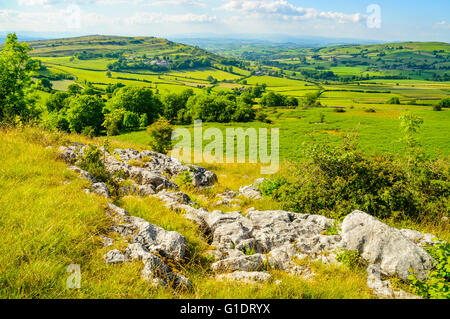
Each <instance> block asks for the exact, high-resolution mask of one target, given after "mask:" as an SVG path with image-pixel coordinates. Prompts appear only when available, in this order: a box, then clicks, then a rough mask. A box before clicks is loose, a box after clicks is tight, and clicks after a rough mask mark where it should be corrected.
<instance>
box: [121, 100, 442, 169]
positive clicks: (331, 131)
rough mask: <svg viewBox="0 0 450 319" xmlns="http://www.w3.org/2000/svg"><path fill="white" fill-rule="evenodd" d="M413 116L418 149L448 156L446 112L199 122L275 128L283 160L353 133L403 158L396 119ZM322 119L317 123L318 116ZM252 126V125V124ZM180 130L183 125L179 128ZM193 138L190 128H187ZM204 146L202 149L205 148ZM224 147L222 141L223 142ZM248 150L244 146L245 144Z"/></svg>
mask: <svg viewBox="0 0 450 319" xmlns="http://www.w3.org/2000/svg"><path fill="white" fill-rule="evenodd" d="M408 112H410V113H413V114H416V115H418V116H421V117H423V118H424V126H423V129H422V130H421V132H420V140H421V142H422V146H423V148H424V149H426V151H427V153H428V154H429V155H430V156H433V157H434V156H437V155H445V156H448V155H450V139H449V138H448V136H449V135H450V127H449V125H448V123H450V111H445V112H431V111H429V110H423V109H422V110H421V109H415V108H404V109H396V108H392V107H389V106H385V107H383V108H377V109H376V113H367V112H365V111H364V110H363V109H362V108H360V109H358V108H355V109H348V110H347V111H346V112H345V113H336V112H334V110H333V109H332V108H308V109H298V110H286V109H275V110H272V111H271V112H269V118H270V119H271V120H272V121H273V122H274V123H273V124H270V125H268V124H262V123H259V124H258V123H229V124H220V123H203V129H208V128H209V127H215V128H220V129H221V130H222V131H223V132H225V131H226V129H227V128H236V127H242V128H245V129H247V128H257V129H258V128H269V129H270V128H279V129H280V157H281V158H282V159H284V160H291V161H292V160H299V159H301V158H302V157H303V156H304V154H303V151H304V148H305V146H306V145H310V144H312V143H323V142H329V143H331V144H338V143H340V142H341V141H342V138H344V137H345V136H347V135H352V134H357V136H358V137H359V145H360V147H361V149H362V150H363V151H364V152H368V153H370V154H383V153H391V154H397V155H404V152H405V150H404V149H403V146H402V143H401V141H400V140H401V131H400V120H399V117H400V116H401V115H403V114H405V113H408ZM321 114H323V115H324V116H325V120H324V123H320V116H321ZM255 124H256V125H255ZM183 127H184V126H183ZM189 128H190V130H191V134H192V136H193V126H189ZM113 140H116V141H120V142H129V143H134V144H139V145H140V146H146V145H147V143H148V134H147V133H146V132H145V131H140V132H132V133H126V134H123V135H120V136H116V137H113ZM206 145H207V143H205V144H204V145H203V146H204V147H205V146H206ZM224 145H225V141H224ZM247 150H248V144H247Z"/></svg>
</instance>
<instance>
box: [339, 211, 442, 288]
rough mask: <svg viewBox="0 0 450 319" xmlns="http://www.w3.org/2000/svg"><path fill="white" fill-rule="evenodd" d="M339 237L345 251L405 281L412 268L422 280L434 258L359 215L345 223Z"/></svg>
mask: <svg viewBox="0 0 450 319" xmlns="http://www.w3.org/2000/svg"><path fill="white" fill-rule="evenodd" d="M342 237H343V244H344V247H345V248H346V249H348V250H355V251H358V252H359V253H360V255H361V257H362V258H363V259H364V260H365V261H367V262H368V263H370V264H375V265H377V266H379V267H380V269H381V271H382V272H383V273H384V274H386V275H390V276H398V277H400V278H401V279H403V280H407V278H408V276H409V275H410V272H409V269H411V268H412V269H413V270H414V272H415V274H416V275H417V277H418V278H419V279H424V278H425V277H426V276H427V272H428V271H429V270H430V269H431V268H432V267H433V263H434V260H433V258H432V257H431V256H430V255H429V254H428V253H427V252H426V251H425V250H423V249H422V248H421V247H419V246H417V245H416V244H415V243H413V242H412V241H411V240H409V239H408V238H406V237H405V236H404V235H403V234H402V232H401V231H399V230H398V229H394V228H391V227H389V226H387V225H386V224H383V223H382V222H380V221H379V220H377V219H376V218H374V217H372V216H370V215H368V214H366V213H363V212H361V211H355V212H353V213H351V214H350V215H348V216H347V217H346V218H345V219H344V222H343V224H342Z"/></svg>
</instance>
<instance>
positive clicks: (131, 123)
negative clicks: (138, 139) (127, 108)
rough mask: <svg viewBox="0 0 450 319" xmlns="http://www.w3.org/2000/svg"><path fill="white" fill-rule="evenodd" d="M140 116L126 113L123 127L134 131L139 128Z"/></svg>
mask: <svg viewBox="0 0 450 319" xmlns="http://www.w3.org/2000/svg"><path fill="white" fill-rule="evenodd" d="M139 126H140V123H139V115H138V114H136V113H133V112H126V113H125V116H124V117H123V127H125V128H126V129H129V130H134V129H137V128H139Z"/></svg>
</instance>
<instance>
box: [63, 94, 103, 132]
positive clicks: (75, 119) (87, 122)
mask: <svg viewBox="0 0 450 319" xmlns="http://www.w3.org/2000/svg"><path fill="white" fill-rule="evenodd" d="M103 107H104V103H103V100H102V99H101V98H99V97H97V96H91V95H82V96H79V97H78V98H76V99H71V101H70V104H69V110H68V111H67V120H68V121H69V126H70V130H71V131H72V132H76V133H81V132H83V130H84V128H86V127H88V126H90V127H91V128H92V129H93V130H94V132H95V134H98V133H99V132H100V128H101V125H102V123H103V121H104V117H103V113H102V110H103Z"/></svg>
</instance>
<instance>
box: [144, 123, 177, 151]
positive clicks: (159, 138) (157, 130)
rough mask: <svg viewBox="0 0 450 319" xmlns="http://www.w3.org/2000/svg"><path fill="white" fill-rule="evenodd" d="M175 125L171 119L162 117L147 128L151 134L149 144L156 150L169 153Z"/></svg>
mask: <svg viewBox="0 0 450 319" xmlns="http://www.w3.org/2000/svg"><path fill="white" fill-rule="evenodd" d="M172 132H173V127H172V125H170V122H169V120H167V119H165V118H163V117H161V118H159V120H158V121H156V122H155V123H154V124H152V125H151V126H149V127H148V128H147V133H148V135H149V136H150V142H149V145H150V147H151V148H152V150H154V151H155V152H158V153H162V154H167V153H168V152H169V151H170V150H171V149H172Z"/></svg>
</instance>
